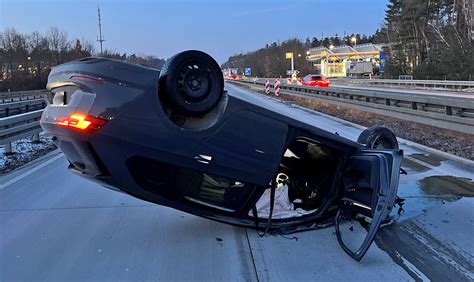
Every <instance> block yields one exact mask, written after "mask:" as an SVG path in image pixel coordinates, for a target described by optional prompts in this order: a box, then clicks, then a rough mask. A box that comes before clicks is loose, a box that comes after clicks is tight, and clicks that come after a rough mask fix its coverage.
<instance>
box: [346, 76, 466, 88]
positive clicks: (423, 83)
mask: <svg viewBox="0 0 474 282" xmlns="http://www.w3.org/2000/svg"><path fill="white" fill-rule="evenodd" d="M341 81H345V82H349V83H351V84H366V85H367V84H370V85H385V86H404V87H423V88H447V89H451V90H463V89H469V88H472V89H474V81H454V80H409V79H380V78H373V79H358V78H343V79H341Z"/></svg>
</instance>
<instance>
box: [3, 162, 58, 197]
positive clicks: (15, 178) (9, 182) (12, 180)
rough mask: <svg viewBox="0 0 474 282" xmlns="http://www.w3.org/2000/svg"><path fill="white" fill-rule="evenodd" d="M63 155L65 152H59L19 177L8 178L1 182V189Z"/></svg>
mask: <svg viewBox="0 0 474 282" xmlns="http://www.w3.org/2000/svg"><path fill="white" fill-rule="evenodd" d="M61 157H63V154H59V155H57V156H55V157H53V158H52V159H50V160H47V161H45V162H44V163H42V164H39V165H37V166H35V167H33V168H32V169H30V170H28V171H26V172H25V173H23V174H20V175H18V176H17V177H14V178H12V179H10V180H8V181H7V182H5V183H3V184H0V190H3V189H5V188H7V187H8V186H10V185H12V184H14V183H16V182H18V181H20V180H22V179H23V178H25V177H27V176H28V175H30V174H32V173H33V172H36V171H38V170H39V169H41V168H43V167H45V166H47V165H49V164H50V163H52V162H54V161H56V160H57V159H59V158H61Z"/></svg>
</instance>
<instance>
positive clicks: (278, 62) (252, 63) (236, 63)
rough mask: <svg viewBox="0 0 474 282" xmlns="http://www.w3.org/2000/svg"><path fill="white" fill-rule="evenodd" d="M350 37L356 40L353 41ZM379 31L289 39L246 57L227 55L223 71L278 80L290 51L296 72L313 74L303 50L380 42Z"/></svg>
mask: <svg viewBox="0 0 474 282" xmlns="http://www.w3.org/2000/svg"><path fill="white" fill-rule="evenodd" d="M353 38H354V39H355V41H353ZM380 42H381V39H380V35H379V31H377V32H375V33H374V34H373V35H365V34H363V35H361V34H349V35H345V36H339V35H337V34H336V35H334V36H330V37H324V38H318V37H313V38H309V37H308V38H306V39H305V40H300V39H297V38H292V39H288V40H285V41H283V42H278V43H277V42H273V43H271V44H267V45H266V46H265V47H264V48H261V49H258V50H256V51H252V52H248V53H245V54H237V55H233V56H230V57H229V59H228V60H227V61H226V62H225V63H224V64H222V66H221V67H222V68H223V69H226V68H238V69H239V70H238V72H239V73H241V72H243V70H244V69H245V68H251V69H252V75H254V76H259V77H278V76H283V77H284V76H286V71H287V70H289V69H290V60H288V59H286V56H285V54H286V53H290V52H292V53H293V55H294V64H295V69H297V70H299V71H300V72H301V74H303V75H304V74H307V73H311V72H314V70H313V68H312V66H311V63H310V62H308V61H307V60H306V51H308V49H310V48H315V47H322V46H324V47H326V48H329V46H331V45H333V46H339V45H354V44H366V43H380Z"/></svg>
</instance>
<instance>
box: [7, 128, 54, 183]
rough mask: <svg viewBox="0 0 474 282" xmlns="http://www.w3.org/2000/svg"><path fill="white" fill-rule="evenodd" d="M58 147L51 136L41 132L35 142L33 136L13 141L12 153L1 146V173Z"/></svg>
mask: <svg viewBox="0 0 474 282" xmlns="http://www.w3.org/2000/svg"><path fill="white" fill-rule="evenodd" d="M55 149H56V145H54V143H53V141H52V140H51V138H49V137H46V136H45V135H44V132H41V133H40V141H39V142H33V140H32V138H24V139H20V140H17V141H14V142H12V151H13V153H12V154H6V153H5V147H4V146H1V147H0V175H2V174H5V173H8V172H10V171H12V170H14V169H15V168H17V167H20V166H22V165H24V164H26V163H28V162H30V161H32V160H34V159H36V158H39V157H41V156H43V155H45V154H47V153H49V152H51V151H53V150H55Z"/></svg>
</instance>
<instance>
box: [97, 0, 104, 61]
mask: <svg viewBox="0 0 474 282" xmlns="http://www.w3.org/2000/svg"><path fill="white" fill-rule="evenodd" d="M97 15H98V17H99V37H98V38H97V41H99V43H100V55H101V56H102V54H103V49H102V42H104V41H105V40H104V39H103V38H102V23H101V22H100V7H99V6H97Z"/></svg>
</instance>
